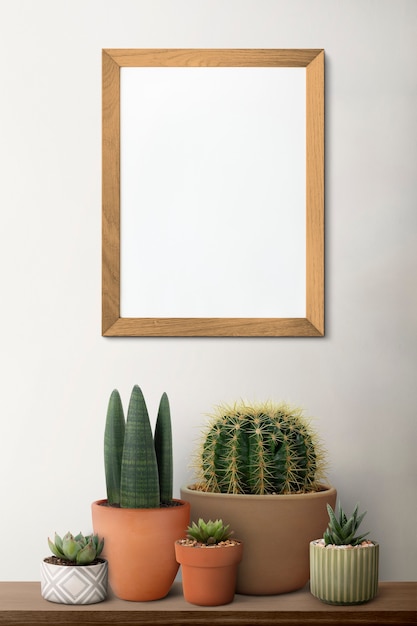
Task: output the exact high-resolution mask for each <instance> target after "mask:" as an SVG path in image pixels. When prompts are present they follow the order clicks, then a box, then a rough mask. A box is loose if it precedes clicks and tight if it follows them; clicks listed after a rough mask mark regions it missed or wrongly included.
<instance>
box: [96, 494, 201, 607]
mask: <svg viewBox="0 0 417 626" xmlns="http://www.w3.org/2000/svg"><path fill="white" fill-rule="evenodd" d="M176 502H177V504H178V506H172V507H161V508H155V509H122V508H117V507H111V506H108V505H107V500H98V501H96V502H93V504H92V517H93V528H94V533H95V534H98V535H99V536H100V537H103V538H104V549H103V552H102V555H103V557H104V558H106V559H107V560H108V562H109V585H110V587H111V589H112V591H113V592H114V593H115V594H116V596H117V597H118V598H121V599H122V600H132V601H137V602H144V601H149V600H159V599H160V598H164V597H165V596H166V595H167V593H168V592H169V590H170V589H171V586H172V583H173V582H174V579H175V576H176V574H177V571H178V567H179V565H178V563H177V561H176V560H175V550H174V542H175V541H176V540H177V539H179V538H181V537H185V534H186V529H187V526H188V525H189V522H190V505H189V504H188V503H187V502H182V501H181V500H176Z"/></svg>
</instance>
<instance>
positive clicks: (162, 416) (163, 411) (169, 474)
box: [155, 393, 173, 503]
mask: <svg viewBox="0 0 417 626" xmlns="http://www.w3.org/2000/svg"><path fill="white" fill-rule="evenodd" d="M155 452H156V458H157V462H158V473H159V488H160V496H161V502H163V503H169V502H171V501H172V490H173V458H172V429H171V412H170V407H169V400H168V396H167V394H166V393H163V394H162V397H161V401H160V403H159V409H158V417H157V420H156V427H155Z"/></svg>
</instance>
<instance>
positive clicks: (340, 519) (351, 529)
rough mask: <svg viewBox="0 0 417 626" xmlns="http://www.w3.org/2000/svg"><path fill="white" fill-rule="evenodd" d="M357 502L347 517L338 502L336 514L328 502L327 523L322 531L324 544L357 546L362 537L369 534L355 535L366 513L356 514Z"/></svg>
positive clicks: (357, 509)
mask: <svg viewBox="0 0 417 626" xmlns="http://www.w3.org/2000/svg"><path fill="white" fill-rule="evenodd" d="M358 511H359V504H357V505H356V506H355V509H354V511H353V513H352V515H351V516H350V517H349V518H348V517H347V515H346V514H345V513H344V511H343V509H342V507H341V505H340V502H339V510H338V515H337V516H336V514H335V512H334V511H333V509H332V507H331V506H330V504H328V505H327V512H328V514H329V519H330V521H329V525H328V527H327V529H326V530H325V532H324V535H323V539H324V545H326V546H328V545H335V546H349V545H350V546H357V545H359V544H360V543H361V541H363V539H364V538H365V537H366V536H367V535H369V532H368V533H365V534H363V535H356V533H357V531H358V528H359V526H360V524H361V522H362V520H363V518H364V517H365V515H366V511H365V512H364V513H362V514H361V515H358Z"/></svg>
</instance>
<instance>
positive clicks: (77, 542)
mask: <svg viewBox="0 0 417 626" xmlns="http://www.w3.org/2000/svg"><path fill="white" fill-rule="evenodd" d="M48 545H49V548H50V550H51V552H52V554H54V555H55V556H56V557H58V558H59V559H62V560H63V561H68V562H70V563H76V564H77V565H88V564H89V563H92V562H93V561H94V560H95V559H96V558H97V557H98V556H99V555H100V554H101V551H102V550H103V546H104V539H101V540H99V538H98V535H87V536H84V535H82V534H81V533H79V534H78V535H76V536H75V537H74V535H72V534H71V533H70V532H68V533H67V534H66V535H64V537H62V538H61V537H60V536H59V535H57V533H55V543H54V542H52V541H51V540H50V539H49V537H48Z"/></svg>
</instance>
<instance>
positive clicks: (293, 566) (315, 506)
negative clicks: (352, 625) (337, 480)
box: [181, 486, 337, 595]
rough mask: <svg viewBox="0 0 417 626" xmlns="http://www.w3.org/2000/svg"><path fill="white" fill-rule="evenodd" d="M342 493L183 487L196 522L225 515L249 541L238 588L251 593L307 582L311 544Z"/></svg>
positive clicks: (277, 590)
mask: <svg viewBox="0 0 417 626" xmlns="http://www.w3.org/2000/svg"><path fill="white" fill-rule="evenodd" d="M336 495H337V493H336V489H335V488H334V487H327V486H326V487H323V490H322V491H319V492H316V493H309V494H291V495H268V496H257V495H234V494H225V493H206V492H202V491H195V490H193V489H190V488H189V487H183V488H182V489H181V498H182V499H183V500H188V502H190V504H191V521H195V522H197V521H198V519H199V518H200V517H202V518H203V519H217V518H221V519H222V520H223V522H224V523H225V524H230V527H231V528H233V530H234V533H235V536H236V537H239V539H240V540H241V541H242V542H243V543H244V545H245V550H244V554H243V557H242V562H241V564H240V566H239V572H238V578H237V586H236V591H237V593H241V594H248V595H275V594H280V593H287V592H289V591H295V590H296V589H301V588H302V587H304V586H305V585H306V584H307V582H308V580H309V576H310V567H309V545H310V542H311V541H313V540H314V539H316V538H317V537H320V536H321V535H323V533H324V531H325V530H326V528H327V524H328V519H329V517H328V513H327V508H326V505H327V504H330V506H331V507H332V508H334V506H335V503H336Z"/></svg>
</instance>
